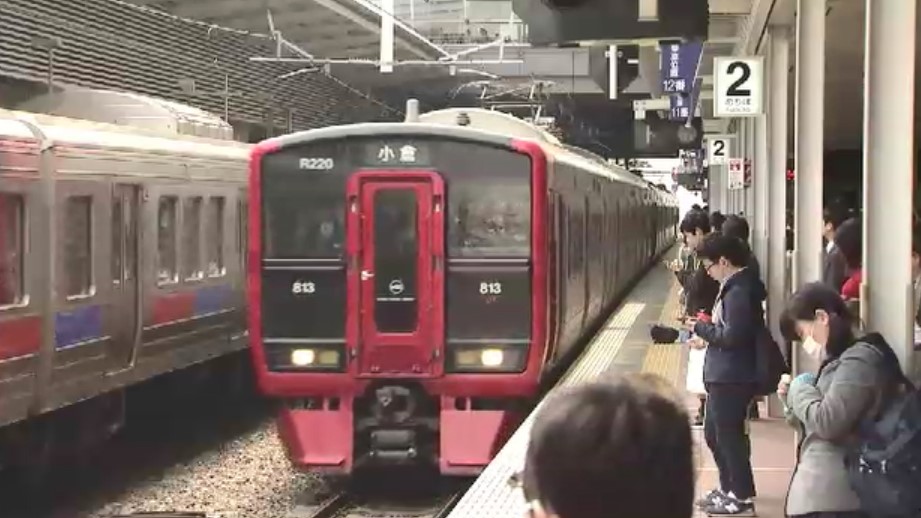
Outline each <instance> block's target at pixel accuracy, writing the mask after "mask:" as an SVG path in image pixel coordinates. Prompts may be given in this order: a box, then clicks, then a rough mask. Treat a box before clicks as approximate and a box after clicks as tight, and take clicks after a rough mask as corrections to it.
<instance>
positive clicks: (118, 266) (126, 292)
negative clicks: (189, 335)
mask: <svg viewBox="0 0 921 518" xmlns="http://www.w3.org/2000/svg"><path fill="white" fill-rule="evenodd" d="M139 212H140V187H139V186H138V185H132V184H116V185H115V186H114V187H113V190H112V311H113V317H114V319H113V321H112V330H113V331H112V340H111V341H110V342H109V350H108V357H109V367H108V370H109V372H118V371H122V370H125V369H129V368H131V367H132V366H133V364H134V356H135V350H136V347H137V342H138V334H139V333H138V325H139V323H140V322H139V320H138V315H139V310H140V283H139V280H138V253H139V245H140V239H139V234H138V232H139V220H140V217H139V216H140V214H139Z"/></svg>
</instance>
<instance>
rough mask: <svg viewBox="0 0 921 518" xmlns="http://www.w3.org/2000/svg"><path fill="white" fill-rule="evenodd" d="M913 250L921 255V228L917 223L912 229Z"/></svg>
mask: <svg viewBox="0 0 921 518" xmlns="http://www.w3.org/2000/svg"><path fill="white" fill-rule="evenodd" d="M911 251H912V252H913V253H915V254H918V255H921V229H919V228H918V227H917V225H916V226H915V227H914V228H912V230H911Z"/></svg>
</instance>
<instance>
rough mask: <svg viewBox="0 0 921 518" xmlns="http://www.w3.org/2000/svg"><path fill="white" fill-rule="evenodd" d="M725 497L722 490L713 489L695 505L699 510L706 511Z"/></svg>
mask: <svg viewBox="0 0 921 518" xmlns="http://www.w3.org/2000/svg"><path fill="white" fill-rule="evenodd" d="M725 497H726V495H725V494H724V493H723V490H722V489H719V488H717V489H711V490H710V491H709V492H707V494H705V495H704V496H702V497H700V499H699V500H697V502H695V504H696V505H697V508H698V509H706V508H708V507H710V506H711V505H713V504H715V503H716V502H718V501H719V500H720V499H721V498H725Z"/></svg>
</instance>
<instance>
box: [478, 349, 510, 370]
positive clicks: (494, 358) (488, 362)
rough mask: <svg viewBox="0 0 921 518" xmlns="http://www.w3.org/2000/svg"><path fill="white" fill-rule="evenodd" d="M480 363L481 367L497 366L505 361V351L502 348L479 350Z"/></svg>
mask: <svg viewBox="0 0 921 518" xmlns="http://www.w3.org/2000/svg"><path fill="white" fill-rule="evenodd" d="M480 363H481V364H482V365H483V367H499V366H501V365H502V364H503V363H505V353H504V352H502V349H483V350H482V351H481V352H480Z"/></svg>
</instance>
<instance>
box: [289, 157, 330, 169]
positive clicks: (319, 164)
mask: <svg viewBox="0 0 921 518" xmlns="http://www.w3.org/2000/svg"><path fill="white" fill-rule="evenodd" d="M334 166H335V161H334V160H333V159H332V158H302V159H300V161H299V162H298V167H299V168H300V169H306V170H308V171H328V170H330V169H332V168H333V167H334Z"/></svg>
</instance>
